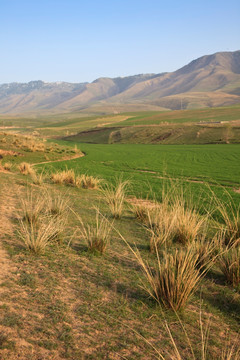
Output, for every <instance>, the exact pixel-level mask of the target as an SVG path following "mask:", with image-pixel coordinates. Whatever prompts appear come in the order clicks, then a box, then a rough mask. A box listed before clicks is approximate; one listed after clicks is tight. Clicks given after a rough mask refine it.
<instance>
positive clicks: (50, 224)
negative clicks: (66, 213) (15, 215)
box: [18, 217, 61, 253]
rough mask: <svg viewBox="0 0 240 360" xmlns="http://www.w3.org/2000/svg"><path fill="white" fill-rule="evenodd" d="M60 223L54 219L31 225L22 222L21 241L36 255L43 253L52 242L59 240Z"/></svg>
mask: <svg viewBox="0 0 240 360" xmlns="http://www.w3.org/2000/svg"><path fill="white" fill-rule="evenodd" d="M60 224H61V223H60V221H56V218H54V217H48V218H46V217H45V218H44V221H43V218H42V219H41V221H38V222H35V221H34V222H33V221H30V222H29V223H27V222H24V221H22V220H20V230H19V231H18V234H19V237H20V239H21V240H22V241H23V243H24V245H25V247H26V248H27V249H28V250H29V251H32V252H34V253H43V252H44V251H45V249H46V247H47V245H49V243H50V242H53V241H56V240H58V239H59V234H60V233H59V231H60V230H61V228H60V227H59V225H60Z"/></svg>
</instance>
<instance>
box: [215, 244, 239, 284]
mask: <svg viewBox="0 0 240 360" xmlns="http://www.w3.org/2000/svg"><path fill="white" fill-rule="evenodd" d="M218 264H219V267H220V269H221V271H222V273H223V274H224V276H225V278H226V280H227V282H228V283H229V284H231V285H232V286H233V287H238V286H239V284H240V246H239V245H238V246H232V247H231V248H227V249H226V251H225V252H223V253H222V254H220V255H219V258H218Z"/></svg>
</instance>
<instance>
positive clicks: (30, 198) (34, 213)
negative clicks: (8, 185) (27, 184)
mask: <svg viewBox="0 0 240 360" xmlns="http://www.w3.org/2000/svg"><path fill="white" fill-rule="evenodd" d="M45 208H46V201H45V197H44V196H42V194H37V195H36V194H34V193H33V192H32V191H30V192H29V191H28V192H27V194H26V196H25V197H23V198H22V199H21V207H20V213H19V215H20V218H21V219H22V220H23V221H25V222H28V223H29V224H31V223H32V224H34V223H36V222H38V220H39V219H40V217H41V216H42V215H43V214H44V211H45Z"/></svg>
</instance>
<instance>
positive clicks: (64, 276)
mask: <svg viewBox="0 0 240 360" xmlns="http://www.w3.org/2000/svg"><path fill="white" fill-rule="evenodd" d="M9 182H10V183H11V189H12V192H11V193H8V203H11V206H13V207H14V208H15V209H18V212H19V197H18V199H16V197H15V200H14V204H13V203H12V199H11V198H13V197H14V192H16V191H17V192H18V194H19V196H20V197H21V196H23V197H24V196H25V195H24V194H25V193H26V190H27V188H26V178H24V177H23V176H20V175H16V176H14V177H13V176H12V175H7V174H0V184H1V188H2V189H5V188H6V187H7V186H9ZM28 182H29V179H28ZM30 183H31V181H30ZM47 186H48V187H49V189H50V191H53V190H54V191H56V192H59V193H62V194H65V193H66V191H67V194H68V197H69V198H70V203H71V207H72V208H73V209H74V210H75V211H77V212H78V213H79V214H80V215H81V216H82V218H83V220H84V222H85V223H92V222H93V221H94V210H93V206H94V205H97V206H100V208H101V211H102V212H103V213H104V214H105V215H106V216H108V217H109V216H110V214H109V210H108V209H107V207H106V205H105V204H104V200H103V199H101V198H100V196H99V195H100V194H99V193H98V192H95V191H90V190H79V189H74V188H71V187H68V188H67V189H66V187H63V186H54V185H47ZM31 187H32V186H31V185H28V188H31ZM33 188H35V189H36V190H37V192H38V193H39V192H41V188H40V187H38V188H36V187H33ZM2 196H3V195H1V199H2V200H3V197H2ZM10 199H11V201H10ZM14 214H16V213H15V212H13V213H12V215H11V217H12V216H13V215H14ZM12 225H13V227H14V228H13V230H14V232H11V233H10V234H9V235H7V236H6V235H5V236H4V238H2V242H3V245H4V248H5V249H6V250H7V252H8V254H9V255H10V266H11V270H10V272H9V275H8V277H7V278H6V279H5V281H4V282H3V283H2V284H1V309H2V310H3V311H2V312H1V315H0V331H1V334H2V335H4V336H6V338H5V340H4V341H3V342H2V344H1V346H0V354H1V359H3V360H15V359H16V357H18V358H21V359H29V360H37V359H57V360H58V359H59V360H60V359H72V360H79V359H113V360H120V359H121V358H122V357H124V358H126V359H153V358H155V357H154V352H153V350H152V348H151V347H150V346H149V345H148V344H147V343H146V342H145V341H144V340H143V339H142V338H141V337H140V336H143V337H144V338H145V339H146V340H147V341H150V342H151V344H153V345H154V346H155V347H156V348H157V349H161V351H166V350H169V349H170V347H171V346H170V341H169V336H168V334H167V332H166V330H165V328H164V323H163V321H164V319H167V321H168V323H169V324H170V326H171V330H172V333H173V336H174V338H175V340H176V342H177V344H178V346H181V348H186V349H185V350H184V352H185V355H186V356H187V358H189V356H190V352H189V348H188V345H187V341H186V339H185V337H184V335H183V333H182V331H181V327H180V325H178V324H177V321H176V318H175V316H174V314H172V313H171V312H168V311H166V312H164V316H163V313H162V312H161V310H160V308H159V307H158V306H156V305H155V304H154V302H153V301H152V300H150V299H149V298H148V296H147V295H146V294H145V293H144V291H143V290H142V289H141V288H140V287H139V285H140V284H141V281H143V280H144V278H143V275H142V273H141V270H140V268H139V267H138V266H137V264H136V261H135V260H134V259H133V257H132V256H131V253H130V252H129V250H128V249H127V248H126V245H125V244H124V243H123V242H122V241H121V240H120V239H119V237H118V236H117V235H116V234H113V235H112V239H111V246H110V249H109V250H108V252H107V253H106V254H105V255H104V256H103V257H99V256H96V255H94V254H91V253H89V252H87V249H86V246H85V243H84V241H82V240H81V241H80V240H79V239H78V236H77V234H75V236H74V238H73V239H72V242H71V245H70V247H66V244H67V241H68V240H67V238H66V239H65V240H66V242H64V244H63V245H61V246H57V247H56V246H52V247H50V248H49V249H48V250H47V252H46V253H45V254H44V255H39V256H34V255H31V253H28V252H27V251H26V250H24V247H23V246H22V244H21V242H20V241H19V239H18V237H17V235H16V230H17V229H18V223H17V222H16V221H15V222H13V223H12ZM76 225H77V223H76V219H75V218H74V217H73V216H72V215H71V214H70V218H69V222H68V227H67V229H66V235H67V234H73V233H74V230H75V229H76ZM115 226H116V227H117V228H118V229H119V231H120V232H121V233H122V234H123V236H125V237H126V239H127V240H128V241H129V242H130V243H131V244H132V243H136V245H137V246H138V247H139V249H140V251H141V254H142V256H144V258H145V259H148V261H149V262H150V264H152V262H153V255H152V254H150V253H149V249H148V241H149V240H148V234H147V233H146V232H145V230H144V229H143V227H142V226H141V225H140V224H138V222H137V221H136V220H135V219H134V217H133V215H132V214H131V213H130V212H129V210H128V209H127V208H126V209H125V215H124V217H123V218H122V219H121V220H119V221H117V222H116V223H115ZM201 293H202V295H201V296H202V299H203V305H202V306H203V309H204V310H203V318H204V319H206V318H207V314H208V313H211V314H213V321H212V331H211V335H210V352H211V356H212V359H215V358H217V356H218V355H217V353H218V349H219V347H220V344H221V343H222V341H223V332H224V330H225V329H226V328H229V327H230V328H231V330H232V331H236V330H237V328H238V321H239V313H238V306H239V301H240V298H239V295H238V294H237V293H234V297H233V290H232V289H231V288H230V287H229V286H227V285H226V284H225V283H224V280H223V278H222V276H221V274H220V273H219V272H218V271H216V270H213V271H212V272H211V273H210V274H209V276H208V277H207V278H206V279H205V280H204V282H203V283H202V290H201ZM198 312H199V292H197V293H196V295H194V296H193V297H192V299H191V301H190V304H189V306H188V307H187V310H186V311H184V312H182V313H181V314H180V317H181V318H182V319H183V321H184V324H185V326H186V329H187V331H188V333H189V334H190V338H191V341H192V342H193V348H194V349H195V350H196V351H197V353H198V354H199V346H198V344H199V342H200V332H199V330H198V329H197V327H196V323H197V321H198ZM220 327H221V334H220V335H219V330H218V329H219V328H220ZM134 331H136V332H137V334H139V335H137V334H136V333H135V332H134Z"/></svg>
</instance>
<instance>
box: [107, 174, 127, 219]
mask: <svg viewBox="0 0 240 360" xmlns="http://www.w3.org/2000/svg"><path fill="white" fill-rule="evenodd" d="M128 185H129V181H122V180H121V179H118V180H117V181H116V185H112V184H106V185H105V186H104V187H102V188H101V193H102V196H103V199H104V200H105V201H106V202H107V204H108V206H109V209H110V212H111V214H112V216H113V217H114V218H115V219H120V218H121V216H122V213H123V208H124V203H125V198H126V190H127V187H128Z"/></svg>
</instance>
